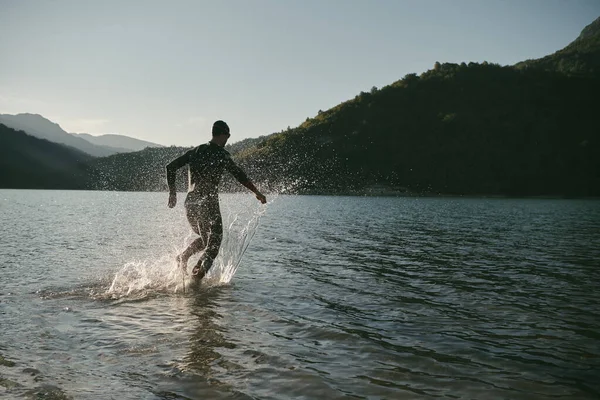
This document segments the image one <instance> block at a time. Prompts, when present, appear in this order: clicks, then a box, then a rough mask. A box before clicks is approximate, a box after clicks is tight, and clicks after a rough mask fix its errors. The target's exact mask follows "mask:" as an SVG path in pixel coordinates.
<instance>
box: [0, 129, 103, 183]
mask: <svg viewBox="0 0 600 400" xmlns="http://www.w3.org/2000/svg"><path fill="white" fill-rule="evenodd" d="M91 159H92V157H91V156H90V155H89V154H87V153H84V152H82V151H79V150H77V149H74V148H69V147H67V146H64V145H61V144H57V143H53V142H50V141H48V140H45V139H38V138H36V137H33V136H30V135H27V134H25V132H22V131H16V130H14V129H12V128H9V127H7V126H6V125H3V124H0V172H1V173H0V188H11V189H17V188H18V189H27V188H32V189H84V188H85V187H86V185H87V184H88V176H89V172H88V170H89V166H88V165H87V164H86V162H87V161H90V160H91Z"/></svg>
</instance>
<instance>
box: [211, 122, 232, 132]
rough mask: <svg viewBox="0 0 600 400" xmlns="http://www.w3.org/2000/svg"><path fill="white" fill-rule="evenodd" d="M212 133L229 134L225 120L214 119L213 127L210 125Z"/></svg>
mask: <svg viewBox="0 0 600 400" xmlns="http://www.w3.org/2000/svg"><path fill="white" fill-rule="evenodd" d="M212 134H213V136H218V135H230V133H229V126H227V124H226V123H225V121H221V120H218V121H215V123H214V124H213V127H212Z"/></svg>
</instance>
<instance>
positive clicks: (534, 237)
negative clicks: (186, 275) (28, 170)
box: [0, 190, 600, 399]
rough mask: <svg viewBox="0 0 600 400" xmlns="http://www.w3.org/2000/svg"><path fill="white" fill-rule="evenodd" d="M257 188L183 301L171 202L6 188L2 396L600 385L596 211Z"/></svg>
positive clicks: (241, 199) (589, 395) (540, 391)
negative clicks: (267, 194)
mask: <svg viewBox="0 0 600 400" xmlns="http://www.w3.org/2000/svg"><path fill="white" fill-rule="evenodd" d="M270 199H271V200H272V201H271V202H270V203H269V204H268V205H267V206H261V205H260V204H258V202H257V201H256V200H255V199H254V198H253V196H251V195H249V194H243V195H242V194H235V195H223V196H222V197H221V206H222V209H223V214H224V218H225V220H226V221H227V222H226V224H225V225H226V227H228V228H227V229H226V232H225V236H226V238H225V242H224V245H223V248H222V251H221V254H220V258H219V260H218V263H217V266H216V267H215V270H214V271H212V275H211V276H209V278H210V279H209V280H208V283H207V284H205V285H204V286H203V287H202V288H201V289H200V291H198V292H194V293H191V292H190V291H189V290H188V291H187V292H186V293H183V291H182V286H183V277H182V275H181V274H180V273H179V272H178V271H177V270H176V268H175V263H174V261H173V260H174V257H175V255H176V254H177V253H178V252H180V251H181V250H182V249H183V247H184V246H185V245H186V244H187V243H189V241H190V240H192V239H193V236H192V234H191V232H190V229H189V228H188V227H187V225H186V221H185V216H184V213H183V209H182V208H181V205H179V206H178V207H177V208H176V209H174V210H170V209H168V208H167V207H166V201H167V195H166V194H165V193H160V194H159V193H117V192H76V191H17V190H0V238H1V239H0V356H1V357H2V358H0V396H5V397H7V398H22V397H23V396H25V397H32V398H35V397H36V396H38V397H41V396H46V397H48V396H50V395H52V396H55V398H75V399H111V398H114V399H177V398H182V399H186V398H187V399H195V398H214V399H284V398H303V399H342V398H370V399H378V398H385V399H412V398H415V399H421V398H434V397H448V398H473V399H481V398H486V399H493V398H503V399H547V398H564V399H595V398H598V397H599V396H600V384H599V383H598V380H597V377H598V376H600V373H599V372H600V368H599V367H600V345H599V343H600V341H599V339H600V309H599V308H598V304H599V300H600V294H599V293H598V290H597V288H598V282H599V281H600V279H599V278H600V270H599V268H598V264H599V263H598V260H600V203H599V202H597V201H584V200H518V199H462V198H450V199H442V198H439V199H421V198H365V197H326V196H313V197H311V196H275V197H273V196H271V198H270ZM179 200H180V203H182V200H183V198H182V196H181V195H180V199H179ZM254 233H255V235H254V237H253V239H252V242H251V243H250V246H249V247H248V248H247V251H246V252H245V254H244V256H243V258H242V259H241V260H240V254H241V253H242V252H243V251H244V245H245V244H248V241H249V239H250V238H252V236H253V234H254ZM238 262H239V264H238ZM236 267H239V268H237V269H236Z"/></svg>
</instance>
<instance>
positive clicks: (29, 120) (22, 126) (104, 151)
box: [0, 113, 161, 157]
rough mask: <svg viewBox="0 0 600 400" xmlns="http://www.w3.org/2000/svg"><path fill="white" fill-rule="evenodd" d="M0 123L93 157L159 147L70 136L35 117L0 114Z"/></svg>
mask: <svg viewBox="0 0 600 400" xmlns="http://www.w3.org/2000/svg"><path fill="white" fill-rule="evenodd" d="M0 123H2V124H4V125H6V126H8V127H10V128H13V129H16V130H19V131H24V132H26V133H27V134H29V135H31V136H35V137H37V138H40V139H46V140H49V141H51V142H54V143H60V144H64V145H66V146H70V147H74V148H76V149H79V150H81V151H83V152H85V153H87V154H90V155H92V156H95V157H105V156H109V155H112V154H116V153H124V152H131V151H137V150H141V149H143V148H145V147H161V145H159V144H156V143H151V142H146V141H143V140H139V139H134V138H130V137H128V136H123V135H103V136H92V135H89V134H70V133H67V132H66V131H65V130H63V129H62V128H61V127H60V125H58V124H57V123H55V122H52V121H50V120H49V119H47V118H44V117H42V116H41V115H38V114H28V113H24V114H16V115H10V114H0Z"/></svg>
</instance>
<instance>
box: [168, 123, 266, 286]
mask: <svg viewBox="0 0 600 400" xmlns="http://www.w3.org/2000/svg"><path fill="white" fill-rule="evenodd" d="M230 136H231V135H230V133H229V126H227V124H226V123H225V122H223V121H216V122H215V123H214V124H213V127H212V140H211V141H210V142H208V143H207V144H203V145H200V146H198V147H196V148H194V149H192V150H190V151H188V152H186V153H185V154H183V155H182V156H180V157H178V158H176V159H174V160H173V161H171V162H170V163H169V164H168V165H167V167H166V169H167V183H168V184H169V203H168V206H169V207H170V208H173V207H175V204H177V192H176V188H175V175H176V172H177V170H178V169H179V168H181V167H183V166H184V165H187V166H188V194H187V197H186V199H185V211H186V215H187V219H188V221H189V223H190V225H191V227H192V229H193V230H194V232H195V233H196V234H197V235H199V236H200V237H199V238H197V239H196V240H194V241H193V242H192V243H191V244H190V245H189V246H188V248H187V249H186V250H185V251H184V252H183V253H181V254H180V255H178V256H177V263H178V264H179V265H180V267H181V268H182V269H183V271H184V272H186V271H187V263H188V260H189V258H190V257H191V256H193V255H194V254H196V253H198V252H200V251H204V254H203V255H202V256H201V257H200V260H199V261H198V263H197V264H196V266H195V267H194V268H193V269H192V275H193V276H194V278H195V279H196V281H197V282H198V281H200V280H201V279H202V278H203V277H204V276H205V275H206V273H207V272H208V270H209V269H210V268H211V267H212V264H213V262H214V261H215V258H216V257H217V254H218V253H219V248H220V247H221V240H222V239H223V222H222V219H221V210H220V209H219V195H218V187H219V182H220V180H221V175H222V174H223V171H224V170H227V171H229V172H230V173H231V174H232V175H233V176H234V177H235V178H236V179H237V180H238V181H239V182H240V183H241V184H242V185H244V186H246V187H247V188H248V189H250V190H251V191H253V192H254V194H255V195H256V198H257V199H258V200H259V201H260V202H261V203H262V204H265V203H266V202H267V199H266V197H265V196H264V195H263V194H262V193H260V192H259V191H258V189H256V187H255V186H254V184H253V183H252V182H251V181H250V179H248V177H247V176H246V174H245V173H244V171H243V170H242V169H241V168H240V167H238V166H237V165H236V164H235V162H234V161H233V160H232V159H231V155H230V154H229V152H227V150H225V149H224V147H225V144H226V143H227V139H229V137H230Z"/></svg>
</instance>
